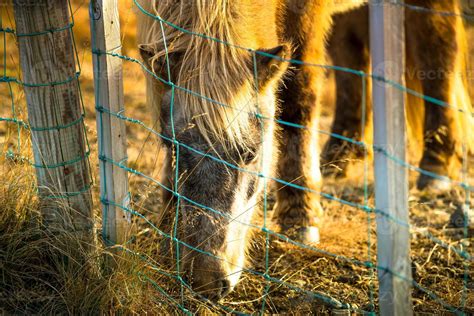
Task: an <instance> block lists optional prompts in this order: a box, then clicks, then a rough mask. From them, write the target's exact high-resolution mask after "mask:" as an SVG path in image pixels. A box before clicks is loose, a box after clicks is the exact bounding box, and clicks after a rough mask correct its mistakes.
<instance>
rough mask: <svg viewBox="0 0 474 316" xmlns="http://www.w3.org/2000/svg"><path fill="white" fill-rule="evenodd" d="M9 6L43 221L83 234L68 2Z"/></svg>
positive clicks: (79, 118)
mask: <svg viewBox="0 0 474 316" xmlns="http://www.w3.org/2000/svg"><path fill="white" fill-rule="evenodd" d="M13 4H14V10H15V21H16V28H17V30H16V35H17V37H18V43H19V50H20V62H21V69H22V74H23V83H24V84H23V85H24V89H25V95H26V100H27V104H28V117H29V123H30V126H31V139H32V144H33V154H34V163H35V167H36V172H37V177H38V187H39V194H40V197H41V201H42V207H41V210H42V213H43V216H44V221H45V223H47V224H51V225H52V224H54V225H59V226H58V227H63V228H66V227H70V225H73V227H74V228H75V229H76V230H80V231H82V230H89V229H90V228H92V216H91V209H92V199H91V193H90V190H89V189H90V185H91V178H90V173H89V161H88V148H87V146H86V139H85V131H84V125H83V118H84V117H83V113H82V107H81V96H80V92H79V82H78V77H79V74H78V73H76V62H75V56H76V55H75V48H74V45H73V38H72V30H71V28H72V24H71V22H70V16H69V14H70V12H69V5H68V1H63V0H37V1H21V0H14V1H13ZM58 199H59V200H62V201H65V203H66V206H68V209H70V210H71V212H66V213H69V214H65V213H64V207H60V206H59V204H60V203H58ZM64 215H68V216H64ZM68 217H69V218H68Z"/></svg>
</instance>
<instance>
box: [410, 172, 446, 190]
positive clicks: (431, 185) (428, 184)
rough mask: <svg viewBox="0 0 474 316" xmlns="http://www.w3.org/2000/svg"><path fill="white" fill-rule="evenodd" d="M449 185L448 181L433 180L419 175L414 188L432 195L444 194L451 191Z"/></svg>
mask: <svg viewBox="0 0 474 316" xmlns="http://www.w3.org/2000/svg"><path fill="white" fill-rule="evenodd" d="M451 186H452V185H451V183H450V182H449V181H443V180H440V179H435V178H433V177H430V176H428V175H424V174H422V175H420V177H419V178H418V181H417V183H416V187H417V188H418V190H419V191H425V192H429V193H434V194H440V193H445V192H448V191H449V190H451Z"/></svg>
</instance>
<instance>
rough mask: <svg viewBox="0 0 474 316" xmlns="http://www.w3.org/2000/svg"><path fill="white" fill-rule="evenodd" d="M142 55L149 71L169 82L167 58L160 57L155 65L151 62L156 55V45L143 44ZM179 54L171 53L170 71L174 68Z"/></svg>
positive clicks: (140, 47)
mask: <svg viewBox="0 0 474 316" xmlns="http://www.w3.org/2000/svg"><path fill="white" fill-rule="evenodd" d="M139 50H140V55H141V56H142V60H143V63H144V64H145V66H146V67H147V69H149V70H151V71H153V72H154V73H155V74H156V75H157V76H159V77H161V78H163V79H165V80H168V70H167V69H168V67H167V62H168V61H167V59H166V56H164V55H163V56H160V57H158V58H157V59H156V60H155V61H154V62H153V63H152V62H151V60H152V58H153V57H155V55H156V51H157V48H156V45H154V44H141V45H139ZM176 54H177V53H169V54H168V60H169V63H170V65H169V66H170V69H172V68H173V66H174V64H175V61H176V56H175V55H176Z"/></svg>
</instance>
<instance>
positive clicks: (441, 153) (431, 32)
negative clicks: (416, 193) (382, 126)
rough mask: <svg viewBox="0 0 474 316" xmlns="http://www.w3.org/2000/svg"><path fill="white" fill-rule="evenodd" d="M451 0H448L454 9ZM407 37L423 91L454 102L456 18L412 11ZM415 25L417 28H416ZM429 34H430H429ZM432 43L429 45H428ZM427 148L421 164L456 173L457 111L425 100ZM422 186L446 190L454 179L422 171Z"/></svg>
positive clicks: (445, 173)
mask: <svg viewBox="0 0 474 316" xmlns="http://www.w3.org/2000/svg"><path fill="white" fill-rule="evenodd" d="M449 3H450V1H446V2H444V0H443V4H444V5H447V6H448V7H447V8H446V9H447V10H449V11H452V9H453V8H452V7H451V6H450V5H449ZM408 14H410V15H414V16H413V17H408V19H409V20H410V21H416V23H407V28H408V29H407V39H408V41H409V43H410V44H411V45H410V47H409V48H408V49H410V50H411V52H410V53H411V55H412V56H414V62H415V64H416V65H417V69H418V70H419V75H420V80H421V85H422V89H423V93H424V94H425V95H426V96H429V97H432V98H435V99H438V100H440V101H442V102H445V103H446V104H450V101H451V100H450V95H451V91H452V89H455V87H454V86H453V84H452V82H453V80H452V78H454V71H455V65H456V58H457V55H458V53H459V49H460V47H459V45H458V43H457V40H456V31H457V30H456V18H455V17H439V16H432V15H426V14H422V13H421V14H420V13H408ZM412 27H413V28H412ZM427 34H428V35H427ZM427 47H429V49H426V48H427ZM424 104H425V121H424V150H423V156H422V159H421V162H420V168H421V169H424V170H427V171H429V172H432V173H435V174H438V175H440V176H451V177H456V173H457V172H456V171H457V170H456V168H457V167H459V166H460V162H461V159H460V155H459V154H458V153H457V150H458V147H459V146H458V142H459V131H458V129H457V128H458V127H457V121H456V119H457V116H458V114H457V112H456V110H455V109H453V108H451V107H449V106H448V107H446V106H441V105H438V104H434V103H432V102H430V101H428V100H424ZM417 187H418V189H420V190H425V189H426V190H430V191H434V192H440V191H446V190H448V189H449V188H450V183H449V182H445V181H442V180H439V179H436V178H435V177H432V176H429V175H426V174H421V175H420V176H419V178H418V181H417Z"/></svg>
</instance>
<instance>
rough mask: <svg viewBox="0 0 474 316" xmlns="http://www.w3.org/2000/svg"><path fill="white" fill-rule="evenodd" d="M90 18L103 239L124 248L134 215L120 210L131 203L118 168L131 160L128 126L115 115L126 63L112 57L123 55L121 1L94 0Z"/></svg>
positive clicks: (120, 104)
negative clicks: (120, 18) (128, 144)
mask: <svg viewBox="0 0 474 316" xmlns="http://www.w3.org/2000/svg"><path fill="white" fill-rule="evenodd" d="M90 15H91V17H90V18H91V32H92V49H93V62H94V80H95V95H96V107H97V109H98V113H97V131H98V138H99V159H100V194H101V199H102V222H103V226H102V227H103V238H104V240H105V241H106V242H108V243H111V244H120V243H123V242H125V241H126V238H127V235H128V232H129V229H130V222H131V214H130V213H128V212H126V211H125V210H124V209H123V208H121V207H120V206H122V207H125V208H128V207H129V203H130V200H129V191H128V178H127V175H128V173H127V171H126V170H125V169H123V168H121V167H120V166H118V165H117V164H119V163H124V162H126V158H127V142H126V133H125V122H124V121H123V120H121V119H119V118H118V117H116V116H114V115H113V114H118V113H122V111H123V81H122V60H121V59H120V58H118V57H113V56H111V55H109V53H116V54H120V53H121V39H120V21H119V12H118V4H117V0H93V1H92V2H91V12H90ZM111 113H113V114H111ZM112 161H113V162H115V164H114V163H112Z"/></svg>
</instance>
